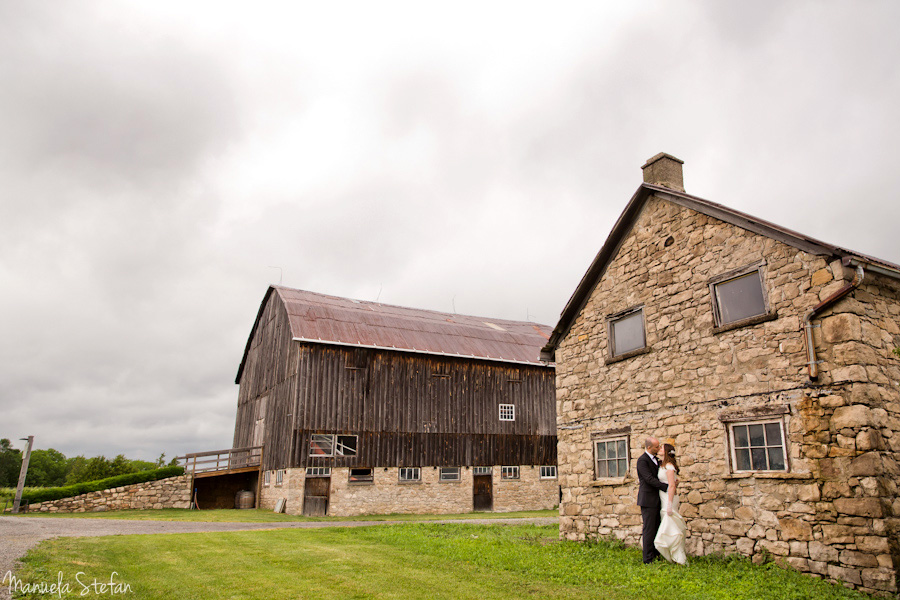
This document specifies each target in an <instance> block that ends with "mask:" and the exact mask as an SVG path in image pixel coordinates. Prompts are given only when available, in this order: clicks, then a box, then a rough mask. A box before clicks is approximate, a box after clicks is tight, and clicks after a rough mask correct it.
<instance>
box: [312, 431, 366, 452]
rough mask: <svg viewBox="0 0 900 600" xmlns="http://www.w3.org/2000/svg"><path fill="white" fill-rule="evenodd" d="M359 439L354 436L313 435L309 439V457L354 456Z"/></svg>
mask: <svg viewBox="0 0 900 600" xmlns="http://www.w3.org/2000/svg"><path fill="white" fill-rule="evenodd" d="M358 442H359V438H358V437H357V436H355V435H335V434H333V433H313V434H312V435H310V438H309V455H310V456H315V457H327V456H356V449H357V444H358Z"/></svg>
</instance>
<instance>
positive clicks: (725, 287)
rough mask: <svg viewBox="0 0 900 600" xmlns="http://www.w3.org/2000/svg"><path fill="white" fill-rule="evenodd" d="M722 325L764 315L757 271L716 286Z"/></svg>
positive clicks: (763, 302) (764, 305) (764, 310)
mask: <svg viewBox="0 0 900 600" xmlns="http://www.w3.org/2000/svg"><path fill="white" fill-rule="evenodd" d="M716 297H717V299H718V302H719V315H720V316H721V317H722V324H723V325H724V324H726V323H733V322H734V321H740V320H741V319H747V318H749V317H755V316H757V315H764V314H766V303H765V300H764V299H763V293H762V282H761V281H760V279H759V271H753V272H752V273H748V274H747V275H742V276H741V277H737V278H735V279H731V280H729V281H723V282H722V283H720V284H718V285H716Z"/></svg>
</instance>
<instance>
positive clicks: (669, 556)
mask: <svg viewBox="0 0 900 600" xmlns="http://www.w3.org/2000/svg"><path fill="white" fill-rule="evenodd" d="M666 468H668V469H671V470H673V471H674V470H675V467H673V466H672V465H666ZM657 477H659V480H660V481H667V479H666V469H664V468H662V467H660V468H659V473H658V474H657ZM659 499H660V500H661V501H662V509H661V512H662V522H661V523H660V524H659V531H658V532H657V533H656V539H654V540H653V545H654V546H656V549H657V550H659V553H660V554H662V555H663V557H664V558H665V559H666V560H668V561H670V562H676V563H678V564H680V565H684V564H687V555H686V554H685V553H684V533H685V531H687V526H686V525H685V524H684V519H682V518H681V515H680V514H678V504H679V502H678V496H677V495H676V496H675V499H674V500H673V502H672V514H671V515H669V514H667V512H668V504H669V493H668V492H659Z"/></svg>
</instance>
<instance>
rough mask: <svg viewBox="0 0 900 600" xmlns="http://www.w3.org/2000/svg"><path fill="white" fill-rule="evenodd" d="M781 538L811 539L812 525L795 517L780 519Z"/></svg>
mask: <svg viewBox="0 0 900 600" xmlns="http://www.w3.org/2000/svg"><path fill="white" fill-rule="evenodd" d="M778 524H779V527H780V528H781V539H783V540H811V539H813V536H812V527H811V526H810V524H809V523H807V522H806V521H802V520H800V519H793V518H785V519H780V520H779V522H778Z"/></svg>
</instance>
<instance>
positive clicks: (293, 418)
mask: <svg viewBox="0 0 900 600" xmlns="http://www.w3.org/2000/svg"><path fill="white" fill-rule="evenodd" d="M549 334H550V327H548V326H543V325H537V324H534V323H530V322H520V321H507V320H498V319H491V318H484V317H471V316H465V315H457V314H448V313H440V312H435V311H427V310H419V309H413V308H405V307H399V306H391V305H387V304H380V303H375V302H364V301H358V300H351V299H348V298H338V297H335V296H326V295H324V294H316V293H313V292H308V291H304V290H295V289H290V288H286V287H281V286H277V287H275V286H273V287H270V288H269V289H268V291H267V292H266V295H265V297H264V298H263V301H262V304H261V305H260V308H259V313H258V315H257V318H256V322H255V323H254V325H253V329H252V331H251V332H250V337H249V339H248V341H247V346H246V350H245V352H244V356H243V359H242V360H241V365H240V367H239V369H238V374H237V378H236V381H235V382H236V383H238V384H239V385H240V389H239V392H238V407H237V417H236V422H235V433H234V446H235V448H250V447H259V446H262V447H263V448H262V459H261V465H260V468H259V469H260V470H259V480H258V481H256V482H255V484H256V485H254V486H252V489H256V490H258V492H259V500H260V502H259V504H260V506H261V507H263V508H272V507H274V506H276V503H277V502H278V501H280V500H284V501H285V510H286V512H288V513H293V514H299V513H302V514H307V515H321V514H328V515H358V514H377V513H462V512H471V511H473V510H493V511H498V512H505V511H513V510H528V509H546V508H553V507H554V506H556V505H557V503H558V502H559V486H558V482H557V477H556V411H555V409H554V381H555V378H554V371H553V366H552V365H548V364H546V363H543V362H541V361H540V351H541V347H542V346H543V345H544V344H546V342H547V339H548V337H549ZM200 495H201V496H204V497H214V496H215V490H209V491H206V490H201V494H200ZM232 497H233V494H232Z"/></svg>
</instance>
